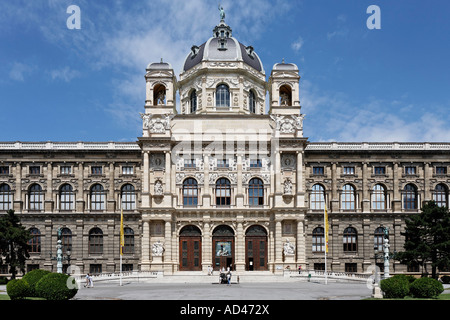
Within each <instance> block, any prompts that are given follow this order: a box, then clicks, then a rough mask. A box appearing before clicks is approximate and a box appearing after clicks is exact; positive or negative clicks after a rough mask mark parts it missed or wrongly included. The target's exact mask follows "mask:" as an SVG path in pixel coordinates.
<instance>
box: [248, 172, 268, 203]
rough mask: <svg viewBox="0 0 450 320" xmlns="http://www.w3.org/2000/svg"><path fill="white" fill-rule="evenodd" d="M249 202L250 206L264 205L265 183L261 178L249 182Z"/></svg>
mask: <svg viewBox="0 0 450 320" xmlns="http://www.w3.org/2000/svg"><path fill="white" fill-rule="evenodd" d="M248 202H249V205H250V206H262V205H264V183H263V182H262V180H261V179H259V178H253V179H251V180H250V181H249V183H248Z"/></svg>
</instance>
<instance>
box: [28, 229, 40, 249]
mask: <svg viewBox="0 0 450 320" xmlns="http://www.w3.org/2000/svg"><path fill="white" fill-rule="evenodd" d="M30 235H31V239H30V240H29V241H28V244H29V246H30V250H29V252H31V253H40V252H41V232H40V231H39V229H37V228H30Z"/></svg>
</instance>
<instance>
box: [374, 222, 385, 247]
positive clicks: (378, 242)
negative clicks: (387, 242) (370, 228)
mask: <svg viewBox="0 0 450 320" xmlns="http://www.w3.org/2000/svg"><path fill="white" fill-rule="evenodd" d="M383 241H384V228H383V227H378V228H376V229H375V233H374V237H373V248H374V250H376V251H383Z"/></svg>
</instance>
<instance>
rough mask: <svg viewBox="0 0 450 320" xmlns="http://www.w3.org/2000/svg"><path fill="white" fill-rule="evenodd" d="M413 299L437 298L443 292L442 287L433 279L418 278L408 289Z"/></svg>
mask: <svg viewBox="0 0 450 320" xmlns="http://www.w3.org/2000/svg"><path fill="white" fill-rule="evenodd" d="M409 290H410V291H411V294H412V295H413V296H414V297H415V298H437V297H438V296H439V295H440V294H441V293H442V292H443V291H444V286H443V285H442V283H440V282H439V281H438V280H436V279H433V278H420V279H417V280H416V281H414V282H413V283H412V284H411V286H410V287H409Z"/></svg>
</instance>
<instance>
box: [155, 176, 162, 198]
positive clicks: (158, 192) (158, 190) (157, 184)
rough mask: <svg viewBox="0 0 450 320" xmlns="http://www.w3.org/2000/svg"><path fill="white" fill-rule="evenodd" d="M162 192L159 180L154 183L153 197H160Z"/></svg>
mask: <svg viewBox="0 0 450 320" xmlns="http://www.w3.org/2000/svg"><path fill="white" fill-rule="evenodd" d="M163 192H164V190H163V186H162V182H161V181H160V180H158V181H156V182H155V195H157V196H162V194H163Z"/></svg>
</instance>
